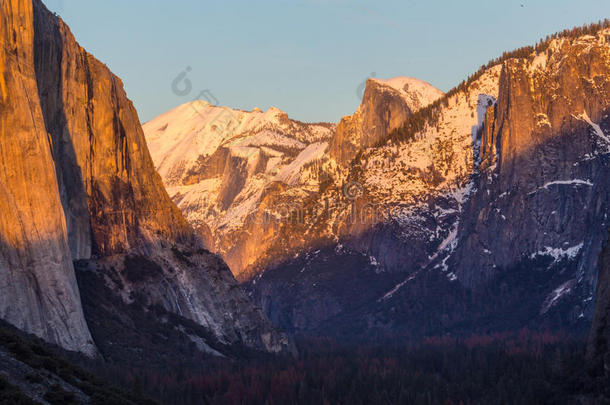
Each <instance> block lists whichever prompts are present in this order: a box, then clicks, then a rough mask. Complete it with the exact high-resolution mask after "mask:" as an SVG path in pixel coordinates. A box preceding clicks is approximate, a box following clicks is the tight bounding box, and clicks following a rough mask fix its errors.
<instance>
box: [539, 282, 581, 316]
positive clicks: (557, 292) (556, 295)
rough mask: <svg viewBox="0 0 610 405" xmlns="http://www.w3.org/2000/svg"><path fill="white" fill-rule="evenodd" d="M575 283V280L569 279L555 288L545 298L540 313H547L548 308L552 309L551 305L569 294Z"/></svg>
mask: <svg viewBox="0 0 610 405" xmlns="http://www.w3.org/2000/svg"><path fill="white" fill-rule="evenodd" d="M573 285H574V280H569V281H566V282H565V283H563V284H562V285H560V286H559V287H557V288H556V289H554V290H553V291H552V292H551V294H549V296H548V297H547V298H546V300H544V303H543V304H542V308H541V310H540V314H545V313H547V312H548V310H549V309H551V307H552V306H553V305H555V304H556V303H557V301H559V299H560V298H561V297H563V296H564V295H566V294H569V293H570V292H571V291H572V287H573Z"/></svg>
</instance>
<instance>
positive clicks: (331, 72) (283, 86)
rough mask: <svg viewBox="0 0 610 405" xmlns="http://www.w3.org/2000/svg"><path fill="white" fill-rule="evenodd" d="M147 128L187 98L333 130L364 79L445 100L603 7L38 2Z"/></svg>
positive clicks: (606, 5)
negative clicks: (420, 87) (424, 86)
mask: <svg viewBox="0 0 610 405" xmlns="http://www.w3.org/2000/svg"><path fill="white" fill-rule="evenodd" d="M43 1H44V3H45V4H46V5H47V7H49V8H50V9H51V10H52V11H55V12H56V13H58V14H59V15H60V16H61V17H62V18H63V19H64V20H65V21H66V22H67V24H68V25H69V26H70V28H71V30H72V32H73V33H74V35H75V37H76V39H77V40H78V41H79V43H80V44H81V46H83V47H84V48H85V49H87V50H88V51H89V52H91V53H92V54H93V55H94V56H96V57H97V58H98V59H100V60H101V61H102V62H104V63H106V65H108V66H109V67H110V69H111V70H112V71H113V72H114V73H115V74H116V75H117V76H119V77H120V78H121V79H122V80H123V83H124V85H125V88H126V91H127V95H128V96H129V98H130V99H131V100H132V101H133V102H134V104H135V106H136V108H137V110H138V114H139V115H140V120H141V121H142V122H146V121H148V120H150V119H152V118H154V117H156V116H157V115H159V114H162V113H163V112H165V111H167V110H170V109H172V108H174V107H177V106H178V105H181V104H183V103H186V102H189V101H192V100H194V99H204V100H207V101H210V102H211V103H212V104H218V105H226V106H230V107H233V108H240V109H244V110H251V109H253V108H255V107H259V108H261V109H263V110H266V109H267V108H269V107H270V106H275V107H277V108H280V109H282V110H284V111H286V112H287V113H288V115H289V116H290V117H291V118H294V119H297V120H301V121H305V122H320V121H325V122H338V121H339V120H340V119H341V117H342V116H344V115H349V114H352V113H353V112H354V111H355V109H356V108H357V106H358V105H359V104H360V97H361V95H362V87H363V83H364V82H365V81H366V79H367V77H377V78H390V77H394V76H411V77H416V78H418V79H422V80H425V81H427V82H429V83H431V84H433V85H434V86H436V87H438V88H439V89H441V90H443V91H447V90H449V89H450V88H452V87H454V86H455V85H457V84H458V83H459V82H460V81H461V80H463V79H465V78H466V77H467V76H468V75H469V74H471V73H473V72H475V71H476V70H477V69H478V67H479V66H481V65H483V64H485V63H486V62H487V61H489V60H490V59H492V58H495V57H497V56H499V55H500V54H501V53H502V52H503V51H506V50H511V49H514V48H518V47H521V46H525V45H532V44H534V43H535V42H536V41H537V40H539V39H540V38H542V37H545V36H546V35H547V34H551V33H553V32H556V31H560V30H562V29H564V28H571V27H574V26H578V25H582V24H585V23H590V22H597V21H599V20H601V19H603V18H607V17H608V18H610V1H608V0H536V1H528V0H519V1H495V0H484V1H481V0H445V1H425V0H420V1H411V0H401V1H393V0H386V1H381V0H377V1H359V0H351V1H348V0H303V1H288V0H283V1H280V0H270V1H266V0H259V1H251V0H250V1H245V0H244V1H241V0H240V1H236V0H235V1H234V0H218V1H216V0H172V1H170V0H164V1H161V0H104V1H100V0H97V1H93V0H43Z"/></svg>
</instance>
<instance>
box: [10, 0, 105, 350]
mask: <svg viewBox="0 0 610 405" xmlns="http://www.w3.org/2000/svg"><path fill="white" fill-rule="evenodd" d="M0 19H1V20H2V23H1V24H0V96H1V97H0V139H1V141H0V167H1V169H0V190H1V191H0V212H1V213H2V215H0V280H1V281H0V288H1V294H0V316H2V318H4V319H6V320H7V321H9V322H11V323H13V324H14V325H16V326H18V327H20V328H22V329H24V330H26V331H28V332H31V333H34V334H37V335H38V336H41V337H44V338H45V339H47V340H49V341H51V342H54V343H58V344H60V345H62V346H64V347H66V348H68V349H71V350H79V351H83V352H85V353H88V354H93V353H94V352H95V348H94V345H93V342H92V339H91V336H90V334H89V330H88V328H87V324H86V322H85V319H84V316H83V312H82V308H81V305H80V297H79V292H78V287H77V285H76V279H75V277H74V269H73V267H72V257H71V254H70V249H69V239H68V231H67V229H68V228H67V224H66V216H65V214H64V210H63V208H62V201H61V199H60V193H59V190H58V184H57V180H56V175H55V163H54V159H53V154H52V151H51V148H50V145H51V142H52V140H51V137H50V136H49V134H48V133H47V130H46V126H45V119H44V115H43V111H42V107H41V102H40V99H39V97H38V88H37V80H36V71H35V63H34V58H35V53H36V49H35V21H34V5H33V4H32V2H31V1H3V2H2V3H1V4H0ZM84 250H86V248H85V249H84ZM85 253H86V252H85Z"/></svg>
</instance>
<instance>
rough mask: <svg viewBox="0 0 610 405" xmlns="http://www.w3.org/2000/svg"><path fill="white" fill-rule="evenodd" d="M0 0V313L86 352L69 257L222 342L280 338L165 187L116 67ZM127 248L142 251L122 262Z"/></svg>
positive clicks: (35, 5)
mask: <svg viewBox="0 0 610 405" xmlns="http://www.w3.org/2000/svg"><path fill="white" fill-rule="evenodd" d="M1 12H2V18H3V19H4V20H5V21H6V24H3V30H4V33H3V41H4V44H3V45H4V46H3V49H2V52H1V55H0V57H1V58H2V59H0V60H2V65H1V66H2V76H0V78H2V81H1V82H0V83H1V84H2V105H1V110H0V122H2V126H1V127H0V128H1V129H2V131H1V134H2V143H1V145H0V149H1V150H2V153H3V156H2V161H1V162H0V165H2V169H3V170H1V171H0V172H1V173H2V176H4V177H3V178H1V179H2V183H0V184H1V185H2V187H3V189H4V190H3V191H4V192H3V193H2V198H1V199H0V204H1V205H2V208H3V210H2V212H3V213H5V212H7V213H8V212H15V213H16V216H10V215H9V216H8V218H4V220H3V222H2V227H1V228H0V230H2V232H1V233H0V236H2V247H3V249H2V256H1V257H2V259H3V261H4V263H3V262H0V263H2V265H0V272H2V273H4V274H3V279H5V280H8V283H7V284H6V285H5V287H4V288H5V290H6V291H7V294H6V295H5V294H3V296H2V305H1V306H0V307H2V316H3V317H4V318H5V319H7V320H8V321H10V322H11V323H13V324H15V325H17V326H19V327H20V328H22V329H24V330H26V331H28V332H33V333H36V334H38V335H40V336H42V337H44V338H45V339H47V340H49V341H52V342H54V343H59V344H61V345H62V346H64V347H66V348H68V349H72V350H81V351H85V352H87V353H90V354H91V353H93V351H94V348H93V343H92V340H91V337H90V335H89V332H88V330H87V326H86V323H85V319H84V318H83V312H82V309H81V305H80V298H79V291H78V288H77V285H76V281H75V277H74V269H73V266H72V261H73V260H80V261H81V265H80V266H79V267H80V268H86V269H87V271H93V272H96V273H97V274H99V275H100V276H101V279H102V280H103V281H104V283H105V284H107V286H110V287H111V288H112V291H113V292H114V293H116V294H117V295H118V296H120V297H122V299H123V300H124V301H125V302H126V303H130V302H132V301H133V300H134V299H135V295H134V294H136V292H137V295H138V299H139V300H143V301H144V302H146V303H147V305H160V306H162V307H164V308H165V309H166V310H168V311H171V312H175V313H177V314H179V315H181V316H183V317H186V318H190V319H192V320H194V321H195V322H197V323H199V324H201V325H203V326H204V327H206V328H207V329H208V330H210V331H211V332H212V333H213V335H214V336H215V338H216V339H218V340H219V341H220V342H222V343H224V344H233V343H239V344H244V345H246V346H249V347H251V348H254V349H260V350H266V351H282V350H284V348H285V347H286V346H287V345H289V343H288V342H287V340H286V339H285V337H283V336H282V335H280V334H278V333H277V332H276V331H275V330H274V329H273V328H272V327H271V325H270V324H269V322H268V321H267V320H266V319H265V317H264V315H262V313H260V311H257V310H256V309H255V308H254V307H252V306H251V304H250V303H249V302H248V300H247V299H246V297H245V296H244V295H243V294H242V293H241V292H240V291H239V290H238V289H237V288H235V280H234V279H233V278H232V276H231V274H230V272H229V270H228V268H227V267H226V266H225V265H224V263H222V261H219V260H217V258H215V257H214V256H213V255H211V254H210V253H208V252H206V251H205V250H203V249H201V242H200V241H199V239H198V238H197V237H196V236H195V233H194V231H193V230H192V228H191V227H190V225H189V224H188V223H187V222H186V221H185V219H184V217H183V216H182V214H181V213H180V211H179V210H178V209H177V208H176V207H175V205H174V204H173V203H172V202H171V200H170V199H169V197H168V195H167V193H166V192H165V190H164V188H163V185H162V182H161V178H160V177H159V175H158V174H157V173H156V171H155V169H154V166H153V164H152V160H151V158H150V156H149V153H148V148H147V145H146V142H145V140H144V136H143V132H142V128H141V127H140V124H139V119H138V116H137V113H136V111H135V109H134V107H133V105H132V103H131V102H130V101H129V100H128V99H127V97H126V95H125V92H124V90H123V86H122V83H121V81H120V80H119V79H118V78H117V77H116V76H114V75H113V74H112V73H111V72H110V71H109V70H108V68H107V67H106V66H105V65H103V64H102V63H101V62H99V61H98V60H96V59H95V58H94V57H93V56H91V55H90V54H88V53H87V52H86V51H84V50H83V49H82V48H81V47H80V46H79V45H78V43H77V42H76V41H75V39H74V37H73V36H72V34H71V33H70V31H69V29H68V27H67V26H66V25H65V24H64V23H63V22H62V21H61V20H59V19H58V18H57V17H56V16H55V15H53V14H52V13H50V12H49V11H48V10H47V9H46V8H45V7H44V5H43V4H42V3H41V2H40V1H38V0H34V1H33V2H32V1H31V0H29V1H16V0H15V1H3V2H2V10H1ZM3 217H5V215H3ZM138 257H147V258H148V259H147V260H149V261H151V262H152V263H154V265H141V266H140V265H136V266H135V267H134V265H133V263H142V262H141V261H140V262H139V261H138V259H137V258H138ZM187 257H188V258H187ZM83 263H88V264H87V265H86V266H84V265H83ZM130 263H131V265H129V264H130ZM146 269H148V271H147V270H146ZM150 269H154V271H150ZM5 275H6V278H4V277H5ZM23 297H29V300H30V301H26V302H24V298H23ZM47 301H48V302H49V303H47ZM15 304H18V305H19V307H18V308H19V310H18V311H16V310H15V308H17V307H16V306H15ZM32 319H35V320H36V321H33V320H32Z"/></svg>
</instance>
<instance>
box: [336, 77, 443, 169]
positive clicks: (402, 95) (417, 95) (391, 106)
mask: <svg viewBox="0 0 610 405" xmlns="http://www.w3.org/2000/svg"><path fill="white" fill-rule="evenodd" d="M442 95H443V92H442V91H440V90H439V89H437V88H435V87H434V86H432V85H431V84H429V83H426V82H424V81H421V80H418V79H413V78H410V77H395V78H392V79H389V80H382V79H368V80H367V82H366V87H365V90H364V94H363V97H362V103H361V104H360V106H359V107H358V110H356V112H355V113H354V114H353V115H350V116H347V117H344V118H343V119H341V121H340V122H339V125H338V126H337V131H336V134H335V136H334V137H333V140H332V142H331V144H330V150H329V153H330V155H331V157H333V158H334V159H335V160H336V161H337V162H339V163H340V164H342V165H347V164H349V163H350V162H351V161H352V159H354V157H356V154H357V153H358V152H360V151H361V150H364V149H366V148H370V147H373V146H376V145H377V144H378V143H379V142H381V141H383V140H384V139H385V138H386V137H387V135H388V134H389V133H391V132H392V131H394V130H395V129H398V128H400V127H401V126H402V125H403V124H404V123H405V121H406V120H407V118H408V117H409V116H411V115H412V114H413V113H414V112H415V111H417V110H419V109H421V108H423V107H425V106H427V105H429V104H431V103H432V102H434V101H436V100H437V99H438V98H440V97H441V96H442Z"/></svg>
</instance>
